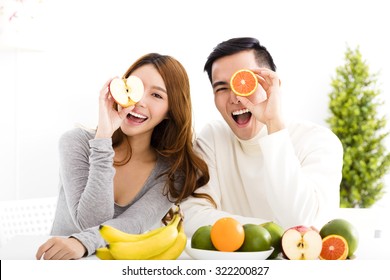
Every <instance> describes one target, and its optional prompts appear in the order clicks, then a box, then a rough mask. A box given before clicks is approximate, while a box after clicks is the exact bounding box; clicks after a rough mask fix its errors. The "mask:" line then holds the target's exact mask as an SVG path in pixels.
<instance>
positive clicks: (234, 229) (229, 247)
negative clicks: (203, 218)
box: [210, 217, 245, 252]
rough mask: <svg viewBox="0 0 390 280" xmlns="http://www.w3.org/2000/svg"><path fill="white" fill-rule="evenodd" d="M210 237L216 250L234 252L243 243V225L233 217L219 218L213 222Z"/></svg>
mask: <svg viewBox="0 0 390 280" xmlns="http://www.w3.org/2000/svg"><path fill="white" fill-rule="evenodd" d="M210 237H211V242H212V243H213V245H214V247H215V248H216V249H217V250H218V251H223V252H234V251H236V250H237V249H239V248H240V247H241V245H242V244H243V243H244V240H245V232H244V227H243V226H242V225H241V224H240V222H238V221H237V220H236V219H234V218H231V217H225V218H221V219H219V220H217V221H216V222H215V223H214V224H213V226H212V228H211V232H210Z"/></svg>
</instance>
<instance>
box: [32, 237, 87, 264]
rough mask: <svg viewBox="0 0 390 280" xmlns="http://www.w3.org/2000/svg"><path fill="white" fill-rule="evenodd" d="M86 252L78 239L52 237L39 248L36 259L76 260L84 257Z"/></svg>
mask: <svg viewBox="0 0 390 280" xmlns="http://www.w3.org/2000/svg"><path fill="white" fill-rule="evenodd" d="M86 251H87V250H86V248H85V247H84V245H83V244H82V243H81V242H80V241H79V240H77V239H76V238H73V237H70V238H68V237H52V238H50V239H49V240H48V241H46V242H45V243H44V244H42V245H41V246H40V247H39V249H38V251H37V253H36V255H35V257H36V258H37V260H40V259H41V258H43V259H44V260H74V259H80V258H81V257H83V256H84V254H85V252H86Z"/></svg>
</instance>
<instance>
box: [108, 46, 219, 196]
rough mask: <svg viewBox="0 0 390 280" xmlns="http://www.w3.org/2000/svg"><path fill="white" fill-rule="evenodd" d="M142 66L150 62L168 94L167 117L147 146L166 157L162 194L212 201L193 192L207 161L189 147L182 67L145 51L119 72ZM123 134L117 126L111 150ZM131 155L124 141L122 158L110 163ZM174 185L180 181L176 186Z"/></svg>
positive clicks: (190, 135) (187, 86) (204, 175)
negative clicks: (163, 190) (125, 150)
mask: <svg viewBox="0 0 390 280" xmlns="http://www.w3.org/2000/svg"><path fill="white" fill-rule="evenodd" d="M143 65H153V66H154V67H155V69H156V70H157V71H158V72H159V74H160V75H161V77H162V79H163V80H164V83H165V86H166V89H167V93H168V104H169V109H168V118H167V119H164V120H163V121H162V122H161V123H160V124H158V125H157V126H156V127H155V128H154V130H153V133H152V138H151V145H152V147H153V148H154V149H155V150H156V151H157V153H158V154H160V155H161V156H162V157H164V158H166V159H167V160H169V163H170V164H169V169H168V170H166V171H165V172H164V173H163V174H161V176H166V178H167V184H166V187H167V188H166V192H167V193H166V194H169V197H171V198H173V199H174V200H175V203H180V202H181V201H182V200H183V199H185V198H187V197H188V196H190V195H193V196H195V197H203V198H206V199H209V200H210V201H211V202H212V203H213V204H215V203H214V201H213V200H212V198H211V197H210V196H209V195H207V194H199V193H194V191H195V190H196V189H198V188H199V187H201V186H203V185H205V184H206V183H207V182H208V181H209V179H210V177H209V171H208V167H207V164H206V163H205V161H204V160H203V159H202V158H200V157H199V156H198V155H197V154H196V153H195V151H194V149H193V139H194V135H193V127H192V105H191V96H190V84H189V79H188V76H187V72H186V71H185V69H184V67H183V66H182V65H181V63H180V62H178V61H177V60H176V59H174V58H173V57H171V56H167V55H160V54H157V53H150V54H147V55H145V56H143V57H141V58H140V59H138V60H137V61H136V62H135V63H134V64H133V65H132V66H131V67H130V68H129V69H128V70H127V71H126V73H125V74H124V75H123V78H127V77H129V76H130V74H131V73H132V72H134V71H135V70H136V69H138V68H139V67H141V66H143ZM123 141H127V137H126V135H125V134H124V133H123V132H122V130H121V129H120V128H119V129H118V130H116V131H115V132H114V134H113V136H112V145H113V148H114V149H115V148H116V147H118V146H119V145H120V144H122V142H123ZM130 158H131V146H130V143H129V142H128V153H127V156H126V158H125V159H124V160H122V161H120V162H114V165H123V164H126V163H127V162H128V161H129V160H130ZM175 183H176V184H182V186H180V187H179V188H178V187H177V185H176V187H175Z"/></svg>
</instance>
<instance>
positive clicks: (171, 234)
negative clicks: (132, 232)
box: [107, 214, 181, 260]
mask: <svg viewBox="0 0 390 280" xmlns="http://www.w3.org/2000/svg"><path fill="white" fill-rule="evenodd" d="M180 221H181V216H180V214H176V215H175V216H174V219H173V222H172V223H171V224H169V225H167V226H165V227H164V229H163V230H162V231H160V232H159V233H157V234H154V235H152V236H150V237H148V238H146V239H142V240H138V241H135V242H113V243H110V244H108V245H107V248H108V250H109V251H110V253H111V255H112V256H113V257H114V258H115V259H117V260H146V259H149V258H151V257H152V256H155V255H158V254H161V253H162V252H164V251H166V250H167V249H168V248H169V247H171V246H172V245H173V244H174V243H175V241H176V239H177V236H178V234H179V232H178V230H177V226H178V224H179V222H180Z"/></svg>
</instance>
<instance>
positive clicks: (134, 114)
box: [129, 112, 147, 119]
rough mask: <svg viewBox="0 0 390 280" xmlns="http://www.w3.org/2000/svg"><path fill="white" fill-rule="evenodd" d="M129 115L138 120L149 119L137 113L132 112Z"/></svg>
mask: <svg viewBox="0 0 390 280" xmlns="http://www.w3.org/2000/svg"><path fill="white" fill-rule="evenodd" d="M129 115H132V116H133V117H136V118H139V119H146V118H147V117H146V116H143V115H140V114H137V113H135V112H130V113H129Z"/></svg>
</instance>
